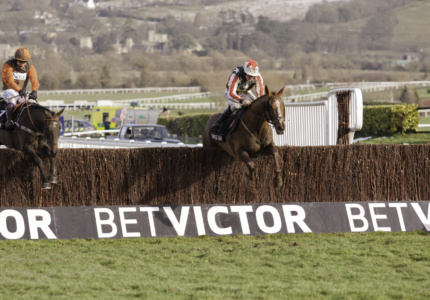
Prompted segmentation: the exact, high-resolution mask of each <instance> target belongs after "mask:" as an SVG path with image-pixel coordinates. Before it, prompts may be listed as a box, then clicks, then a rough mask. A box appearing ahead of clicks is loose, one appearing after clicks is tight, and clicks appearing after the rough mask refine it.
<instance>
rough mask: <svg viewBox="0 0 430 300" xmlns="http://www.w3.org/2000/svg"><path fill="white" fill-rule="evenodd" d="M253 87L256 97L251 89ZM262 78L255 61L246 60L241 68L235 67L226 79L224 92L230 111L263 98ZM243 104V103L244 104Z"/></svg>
mask: <svg viewBox="0 0 430 300" xmlns="http://www.w3.org/2000/svg"><path fill="white" fill-rule="evenodd" d="M254 86H255V91H256V94H257V95H256V96H254V94H253V93H252V91H251V89H252V88H253V87H254ZM263 94H264V86H263V77H262V76H261V74H260V71H259V67H258V64H257V62H256V61H254V60H248V61H246V62H245V64H244V65H243V67H237V68H236V69H234V70H233V72H232V73H231V75H230V77H229V78H228V81H227V84H226V90H225V98H226V99H227V102H228V103H229V105H230V109H231V111H235V110H236V109H239V108H241V107H242V105H245V106H247V105H250V104H251V102H252V101H254V100H255V99H257V98H259V97H261V96H263ZM244 102H245V103H244Z"/></svg>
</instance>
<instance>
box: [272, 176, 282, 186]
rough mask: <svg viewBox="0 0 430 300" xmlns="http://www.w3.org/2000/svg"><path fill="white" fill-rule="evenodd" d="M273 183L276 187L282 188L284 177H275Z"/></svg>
mask: <svg viewBox="0 0 430 300" xmlns="http://www.w3.org/2000/svg"><path fill="white" fill-rule="evenodd" d="M273 185H274V186H275V188H280V187H281V186H282V178H276V177H275V178H274V179H273Z"/></svg>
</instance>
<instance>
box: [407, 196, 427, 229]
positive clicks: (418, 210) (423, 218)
mask: <svg viewBox="0 0 430 300" xmlns="http://www.w3.org/2000/svg"><path fill="white" fill-rule="evenodd" d="M411 205H412V207H413V208H414V210H415V213H416V214H417V216H418V218H420V221H421V223H423V225H424V227H425V229H426V230H427V231H430V204H429V205H428V210H427V217H426V216H425V215H424V212H423V211H422V210H421V207H420V205H419V204H418V203H411Z"/></svg>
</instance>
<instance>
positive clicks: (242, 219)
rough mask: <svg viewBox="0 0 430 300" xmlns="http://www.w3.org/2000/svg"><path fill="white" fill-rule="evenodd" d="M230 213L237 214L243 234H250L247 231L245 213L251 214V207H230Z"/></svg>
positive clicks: (249, 231) (247, 224)
mask: <svg viewBox="0 0 430 300" xmlns="http://www.w3.org/2000/svg"><path fill="white" fill-rule="evenodd" d="M230 210H231V212H237V213H239V220H240V225H241V227H242V233H243V234H251V230H249V222H248V216H247V215H246V213H249V212H252V206H250V205H244V206H231V207H230Z"/></svg>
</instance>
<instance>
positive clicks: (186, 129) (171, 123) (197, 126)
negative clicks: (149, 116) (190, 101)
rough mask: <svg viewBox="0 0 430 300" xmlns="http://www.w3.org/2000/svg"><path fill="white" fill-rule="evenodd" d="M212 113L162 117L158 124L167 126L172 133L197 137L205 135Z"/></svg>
mask: <svg viewBox="0 0 430 300" xmlns="http://www.w3.org/2000/svg"><path fill="white" fill-rule="evenodd" d="M210 116H212V114H199V115H192V116H181V117H176V118H172V117H160V118H158V121H157V124H160V125H164V126H166V127H167V128H168V129H169V131H170V133H172V134H177V135H179V136H190V137H197V136H201V135H203V130H204V128H205V125H206V123H207V121H208V120H209V118H210Z"/></svg>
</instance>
